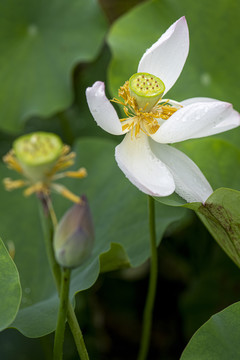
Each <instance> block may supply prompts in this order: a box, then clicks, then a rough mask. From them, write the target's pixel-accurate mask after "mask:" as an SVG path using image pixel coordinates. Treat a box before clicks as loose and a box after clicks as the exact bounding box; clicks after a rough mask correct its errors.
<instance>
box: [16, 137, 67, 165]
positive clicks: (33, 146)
mask: <svg viewBox="0 0 240 360" xmlns="http://www.w3.org/2000/svg"><path fill="white" fill-rule="evenodd" d="M13 147H14V151H15V155H16V157H17V158H18V159H19V160H20V161H21V162H22V163H24V164H26V165H29V166H38V165H42V164H46V163H49V162H52V161H54V160H55V159H56V158H57V157H58V156H59V155H60V153H61V150H62V147H63V144H62V141H61V140H60V138H59V137H58V136H57V135H55V134H52V133H51V134H50V133H44V132H38V133H32V134H28V135H24V136H21V137H20V138H18V139H17V140H16V141H15V142H14V144H13Z"/></svg>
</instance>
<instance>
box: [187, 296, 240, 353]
mask: <svg viewBox="0 0 240 360" xmlns="http://www.w3.org/2000/svg"><path fill="white" fill-rule="evenodd" d="M239 317H240V302H237V303H235V304H233V305H231V306H229V307H227V308H226V309H224V310H223V311H221V312H219V313H217V314H215V315H214V316H212V317H211V318H210V320H208V321H207V322H206V323H205V324H204V325H203V326H202V327H201V328H200V329H199V330H198V331H197V332H196V333H195V334H194V335H193V337H192V339H191V340H190V342H189V343H188V345H187V347H186V348H185V350H184V352H183V354H182V356H181V359H180V360H193V359H194V360H203V359H206V360H207V359H209V360H229V359H239V358H240V343H239V332H240V322H239Z"/></svg>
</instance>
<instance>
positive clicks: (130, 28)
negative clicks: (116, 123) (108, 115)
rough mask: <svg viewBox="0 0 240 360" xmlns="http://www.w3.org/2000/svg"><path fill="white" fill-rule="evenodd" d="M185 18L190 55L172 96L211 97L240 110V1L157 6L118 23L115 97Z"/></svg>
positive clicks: (112, 71) (157, 2)
mask: <svg viewBox="0 0 240 360" xmlns="http://www.w3.org/2000/svg"><path fill="white" fill-rule="evenodd" d="M183 15H185V16H186V19H187V22H188V25H189V31H190V52H189V56H188V60H187V62H186V64H185V67H184V70H183V72H182V74H181V76H180V78H179V80H178V81H177V83H176V84H175V85H174V87H173V89H172V90H170V92H169V94H168V95H167V96H169V97H170V98H174V99H176V100H183V99H187V98H191V97H194V96H208V97H213V98H217V99H220V100H225V101H229V102H231V103H233V104H234V105H235V107H236V108H237V109H238V110H239V109H240V107H239V81H238V79H239V78H240V67H239V58H240V47H239V26H238V24H239V21H240V3H239V2H237V1H235V0H213V1H211V2H209V1H208V0H202V1H191V0H182V1H181V2H179V1H177V0H172V1H169V0H168V1H161V0H152V1H148V2H146V3H143V4H142V5H139V6H137V7H136V8H135V9H133V10H132V11H131V12H129V13H128V14H126V15H125V16H123V17H122V18H120V19H119V20H117V21H116V22H115V23H114V25H113V26H112V29H111V31H110V34H109V38H108V42H109V45H110V47H111V50H112V53H113V59H112V62H111V64H110V67H109V83H110V89H111V92H112V95H114V96H116V94H117V89H118V88H119V86H120V85H122V84H123V83H124V82H125V81H126V80H127V79H129V77H130V76H131V75H132V74H133V73H135V72H136V71H137V65H138V62H139V60H140V58H141V56H142V55H143V53H144V52H145V50H146V49H147V48H149V47H150V46H151V45H152V44H153V43H154V42H155V41H156V40H157V39H158V38H159V37H160V36H161V34H162V33H163V32H164V31H165V30H166V29H167V28H168V27H169V26H170V25H171V24H172V23H173V22H174V21H176V20H177V19H178V18H180V17H181V16H183ZM176 56H177V54H176Z"/></svg>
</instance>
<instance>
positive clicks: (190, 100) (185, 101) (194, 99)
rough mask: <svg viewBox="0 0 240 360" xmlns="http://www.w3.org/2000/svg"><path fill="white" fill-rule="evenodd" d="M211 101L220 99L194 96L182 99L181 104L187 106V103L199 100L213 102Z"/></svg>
mask: <svg viewBox="0 0 240 360" xmlns="http://www.w3.org/2000/svg"><path fill="white" fill-rule="evenodd" d="M211 101H219V100H217V99H212V98H208V97H194V98H190V99H186V100H183V101H181V104H182V105H183V106H187V105H191V104H194V103H197V102H211Z"/></svg>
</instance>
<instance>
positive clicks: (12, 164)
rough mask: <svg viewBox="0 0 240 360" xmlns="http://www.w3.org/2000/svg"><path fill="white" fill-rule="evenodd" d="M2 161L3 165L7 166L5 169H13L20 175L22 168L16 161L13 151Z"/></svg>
mask: <svg viewBox="0 0 240 360" xmlns="http://www.w3.org/2000/svg"><path fill="white" fill-rule="evenodd" d="M3 161H4V162H5V164H7V167H8V168H9V169H13V170H15V171H17V172H19V173H20V174H22V172H23V171H22V168H21V166H20V165H19V163H18V161H17V160H16V157H15V155H14V151H13V150H10V151H9V152H8V153H7V154H6V155H5V156H3Z"/></svg>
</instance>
